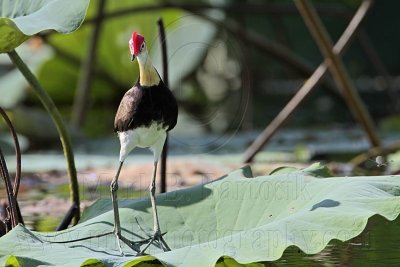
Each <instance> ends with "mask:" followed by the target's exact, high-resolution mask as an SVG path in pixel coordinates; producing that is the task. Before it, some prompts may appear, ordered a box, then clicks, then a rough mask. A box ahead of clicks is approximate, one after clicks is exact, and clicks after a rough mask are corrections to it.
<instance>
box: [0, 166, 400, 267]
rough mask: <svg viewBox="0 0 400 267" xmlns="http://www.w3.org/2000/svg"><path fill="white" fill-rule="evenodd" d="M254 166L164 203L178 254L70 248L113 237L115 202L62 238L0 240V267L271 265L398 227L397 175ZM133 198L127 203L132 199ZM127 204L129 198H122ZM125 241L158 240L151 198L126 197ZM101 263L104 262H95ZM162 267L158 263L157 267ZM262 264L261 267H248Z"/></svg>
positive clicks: (29, 235)
mask: <svg viewBox="0 0 400 267" xmlns="http://www.w3.org/2000/svg"><path fill="white" fill-rule="evenodd" d="M249 177H251V171H250V169H249V168H244V169H241V170H238V171H235V172H232V173H230V174H228V175H226V176H224V177H222V178H221V179H219V180H217V181H214V182H211V183H208V184H205V185H199V186H196V187H193V188H189V189H185V190H179V191H175V192H170V193H167V194H162V195H159V196H158V198H157V202H158V205H159V215H160V221H161V227H162V230H163V231H166V232H167V233H166V235H165V239H166V241H167V243H168V244H169V245H170V246H171V248H172V251H171V252H162V251H160V250H159V249H158V248H157V247H155V246H152V247H150V250H149V251H148V252H149V253H151V256H144V257H135V253H133V252H132V251H131V250H130V249H129V248H127V247H126V246H124V247H123V249H124V251H125V253H126V256H125V257H121V256H119V252H118V250H117V247H116V244H115V240H114V237H113V236H112V235H109V236H105V237H101V238H95V239H90V240H85V241H75V242H73V243H67V244H56V243H48V242H44V241H43V240H47V241H58V242H59V241H67V240H74V239H77V238H82V237H86V236H91V235H95V234H99V233H104V232H108V231H110V230H112V227H113V214H112V211H111V204H110V200H109V199H101V200H98V201H97V202H96V203H95V204H94V205H92V206H91V207H90V208H88V209H87V210H86V211H85V212H84V214H83V216H82V220H81V222H80V223H79V224H78V225H77V226H75V227H72V228H70V229H67V230H64V231H62V232H57V233H38V232H32V231H29V230H28V229H26V228H25V227H23V226H21V225H20V226H18V227H16V228H14V229H13V230H12V231H11V232H10V233H8V234H7V235H5V236H3V237H2V238H1V239H0V255H1V256H2V258H1V260H0V265H2V264H3V263H5V262H6V261H7V260H8V261H9V262H22V261H24V262H29V261H31V262H32V265H35V262H36V263H37V262H41V264H49V265H50V264H52V265H56V266H79V265H80V264H82V263H84V262H86V263H88V262H89V263H90V262H94V263H96V264H100V263H99V262H97V261H101V262H103V263H104V265H105V266H135V265H138V264H139V263H141V262H147V264H151V265H152V266H156V265H157V264H159V265H161V264H163V265H165V266H196V267H201V266H215V265H217V266H241V265H239V264H238V263H241V264H250V263H252V262H262V261H273V260H277V259H279V258H280V257H281V256H282V253H283V252H284V250H285V249H286V248H287V247H289V246H292V245H294V246H297V247H299V248H300V249H301V250H302V251H304V252H305V253H309V254H312V253H317V252H319V251H321V250H322V249H323V248H324V247H325V246H326V245H327V244H328V242H329V241H330V240H332V239H338V240H342V241H344V240H348V239H351V238H353V237H355V236H357V235H359V234H360V233H361V232H362V231H363V229H364V228H365V226H366V224H367V220H368V218H370V217H371V216H373V215H375V214H380V215H382V216H383V217H385V218H387V219H389V220H394V219H395V218H396V217H397V216H398V214H399V212H400V205H399V204H400V198H399V194H400V179H399V178H398V177H396V176H380V177H342V178H324V179H321V178H316V177H313V176H310V175H309V174H308V173H307V172H303V173H299V172H293V173H284V174H274V175H272V176H261V177H256V178H253V179H249ZM127 197H128V198H127ZM124 198H125V199H124ZM120 199H122V200H121V201H120V215H121V220H122V226H123V235H124V236H125V237H126V238H128V239H131V240H133V241H139V240H142V239H144V238H146V237H147V236H146V234H145V233H144V232H143V230H142V229H141V228H140V227H139V226H138V223H139V224H140V226H141V227H142V228H144V229H145V230H144V231H148V232H151V230H150V228H151V226H152V216H151V209H150V201H149V200H148V199H139V200H132V199H129V196H120ZM96 260H97V261H96ZM155 260H158V261H159V262H160V263H158V261H155ZM258 265H259V266H262V265H261V264H253V265H248V266H258Z"/></svg>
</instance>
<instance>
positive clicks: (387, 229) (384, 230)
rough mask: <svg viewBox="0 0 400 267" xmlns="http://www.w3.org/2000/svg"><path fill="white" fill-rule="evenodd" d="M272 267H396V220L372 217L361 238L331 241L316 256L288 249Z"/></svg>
mask: <svg viewBox="0 0 400 267" xmlns="http://www.w3.org/2000/svg"><path fill="white" fill-rule="evenodd" d="M272 266H307V267H309V266H310V267H314V266H315V267H319V266H324V267H325V266H379V267H380V266H400V219H399V218H397V219H396V220H395V221H388V220H386V219H384V218H383V217H381V216H374V217H372V218H371V219H370V220H369V221H368V225H367V227H366V230H364V231H363V233H362V234H361V235H359V236H357V237H355V238H353V239H351V240H349V241H347V242H340V241H338V240H334V241H331V242H330V243H329V245H328V246H327V247H326V248H325V249H324V250H323V251H322V252H320V253H318V254H316V255H306V254H304V253H303V252H301V251H299V249H298V248H296V247H290V248H288V249H287V250H286V251H285V253H284V254H283V257H282V258H281V259H280V260H278V261H276V262H274V263H272Z"/></svg>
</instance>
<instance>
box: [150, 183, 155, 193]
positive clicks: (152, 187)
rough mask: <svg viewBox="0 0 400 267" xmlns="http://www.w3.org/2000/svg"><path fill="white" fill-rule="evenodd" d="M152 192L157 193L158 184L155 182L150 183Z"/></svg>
mask: <svg viewBox="0 0 400 267" xmlns="http://www.w3.org/2000/svg"><path fill="white" fill-rule="evenodd" d="M150 193H152V194H155V193H156V185H155V184H154V183H151V184H150Z"/></svg>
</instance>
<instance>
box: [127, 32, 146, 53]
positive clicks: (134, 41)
mask: <svg viewBox="0 0 400 267" xmlns="http://www.w3.org/2000/svg"><path fill="white" fill-rule="evenodd" d="M143 42H144V37H143V36H141V35H140V34H138V33H137V32H133V33H132V38H131V39H130V40H129V49H130V50H131V54H132V55H134V56H137V55H138V54H139V53H140V46H141V45H142V43H143Z"/></svg>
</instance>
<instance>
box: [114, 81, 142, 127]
mask: <svg viewBox="0 0 400 267" xmlns="http://www.w3.org/2000/svg"><path fill="white" fill-rule="evenodd" d="M141 99H142V91H141V90H140V89H139V88H138V87H137V86H134V87H132V88H131V89H130V90H128V91H127V92H126V93H125V95H124V97H123V98H122V100H121V103H120V104H119V107H118V111H117V114H116V115H115V120H114V132H123V131H127V130H129V129H131V128H132V122H133V120H134V118H135V114H136V111H137V109H138V106H139V104H140V101H141Z"/></svg>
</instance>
